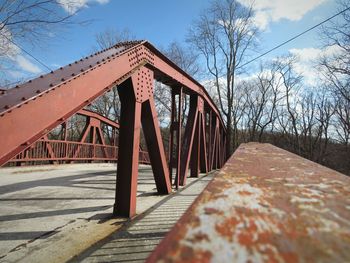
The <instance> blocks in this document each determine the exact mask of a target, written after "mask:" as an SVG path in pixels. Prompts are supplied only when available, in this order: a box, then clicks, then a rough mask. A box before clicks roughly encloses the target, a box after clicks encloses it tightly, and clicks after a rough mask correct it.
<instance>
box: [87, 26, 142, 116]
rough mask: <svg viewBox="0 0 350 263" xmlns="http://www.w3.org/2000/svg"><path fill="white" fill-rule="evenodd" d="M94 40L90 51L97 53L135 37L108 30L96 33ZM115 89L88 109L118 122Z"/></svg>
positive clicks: (117, 101)
mask: <svg viewBox="0 0 350 263" xmlns="http://www.w3.org/2000/svg"><path fill="white" fill-rule="evenodd" d="M95 39H96V46H94V47H93V48H92V50H93V51H94V52H97V51H99V50H101V49H107V48H110V47H112V46H114V45H115V44H117V43H119V42H123V41H129V40H133V39H135V37H134V36H133V35H132V34H131V32H130V31H129V30H128V29H123V30H118V29H113V28H108V29H106V30H104V31H102V32H100V33H97V34H96V35H95ZM117 88H118V87H117V86H115V87H113V88H112V89H111V90H110V91H109V92H107V93H105V94H103V95H102V96H100V97H99V98H98V99H96V100H95V101H94V102H93V103H92V104H91V105H89V106H88V108H89V109H90V110H93V111H95V112H98V113H99V114H101V115H103V116H105V117H107V118H109V119H111V120H113V121H118V120H119V117H120V100H119V96H118V90H117Z"/></svg>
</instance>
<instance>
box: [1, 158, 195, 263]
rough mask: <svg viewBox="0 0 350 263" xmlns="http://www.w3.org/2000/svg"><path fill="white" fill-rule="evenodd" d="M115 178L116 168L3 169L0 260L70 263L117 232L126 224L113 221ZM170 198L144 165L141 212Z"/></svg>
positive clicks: (71, 166) (89, 166)
mask: <svg viewBox="0 0 350 263" xmlns="http://www.w3.org/2000/svg"><path fill="white" fill-rule="evenodd" d="M115 178H116V165H115V164H71V165H56V166H52V165H51V166H49V165H47V166H37V167H20V168H2V169H1V170H0V262H19V261H22V262H65V261H67V260H68V259H70V258H71V257H73V256H74V255H77V254H79V253H80V252H82V251H84V250H85V249H87V248H89V247H90V246H91V245H93V244H95V243H96V242H98V241H99V240H101V239H103V238H104V237H106V236H108V235H110V234H111V233H113V232H114V231H116V230H117V229H118V228H120V227H121V226H122V225H124V224H125V222H127V220H126V219H121V218H111V215H112V209H113V204H114V196H115ZM188 179H189V183H190V184H191V182H193V181H196V180H197V179H198V178H188ZM171 196H172V195H170V197H171ZM168 197H169V196H167V195H158V194H157V192H156V186H155V183H154V179H153V174H152V169H151V167H150V166H146V165H140V166H139V178H138V192H137V199H138V205H137V213H138V214H140V213H143V212H144V211H146V210H147V209H149V208H150V207H152V206H153V205H155V204H157V203H158V202H160V201H161V200H163V199H164V198H168ZM188 205H189V204H188ZM174 209H175V208H174ZM175 221H176V219H175Z"/></svg>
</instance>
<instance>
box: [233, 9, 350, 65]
mask: <svg viewBox="0 0 350 263" xmlns="http://www.w3.org/2000/svg"><path fill="white" fill-rule="evenodd" d="M349 9H350V7H348V8H346V9H344V10H342V11H340V12H339V13H336V14H335V15H333V16H331V17H329V18H327V19H326V20H323V21H322V22H320V23H318V24H317V25H314V26H313V27H310V28H309V29H307V30H305V31H303V32H301V33H299V34H298V35H296V36H294V37H292V38H290V39H288V40H286V41H284V42H283V43H281V44H279V45H277V46H275V47H274V48H271V49H270V50H268V51H266V52H264V53H262V54H261V55H259V56H257V57H256V58H253V59H252V60H249V61H248V62H247V63H245V64H243V65H242V66H240V67H244V66H246V65H248V64H250V63H252V62H253V61H255V60H257V59H259V58H261V57H263V56H265V55H267V54H269V53H271V52H272V51H274V50H276V49H278V48H280V47H282V46H284V45H285V44H287V43H289V42H291V41H293V40H294V39H296V38H298V37H300V36H302V35H304V34H306V33H307V32H309V31H311V30H313V29H315V28H316V27H319V26H320V25H322V24H324V23H326V22H328V21H329V20H331V19H333V18H334V17H336V16H338V15H340V14H342V13H344V12H346V11H348V10H349Z"/></svg>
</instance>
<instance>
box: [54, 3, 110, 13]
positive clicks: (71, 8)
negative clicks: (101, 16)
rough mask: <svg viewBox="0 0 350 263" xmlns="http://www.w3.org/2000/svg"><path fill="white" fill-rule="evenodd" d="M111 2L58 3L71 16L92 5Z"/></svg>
mask: <svg viewBox="0 0 350 263" xmlns="http://www.w3.org/2000/svg"><path fill="white" fill-rule="evenodd" d="M108 2H109V0H58V3H59V4H60V5H61V6H62V8H63V9H64V10H66V11H67V12H68V13H70V14H74V13H75V12H76V11H78V10H79V9H81V8H85V7H88V6H89V5H90V4H93V3H98V4H101V5H102V4H107V3H108Z"/></svg>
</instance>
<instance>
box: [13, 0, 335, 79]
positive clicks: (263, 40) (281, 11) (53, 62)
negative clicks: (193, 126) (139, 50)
mask: <svg viewBox="0 0 350 263" xmlns="http://www.w3.org/2000/svg"><path fill="white" fill-rule="evenodd" d="M238 1H239V2H241V3H243V4H247V2H248V1H249V0H238ZM60 2H61V3H62V10H64V12H67V13H68V12H69V11H70V10H69V9H68V8H67V6H65V0H60ZM255 2H256V10H255V11H256V14H257V17H256V23H257V25H258V26H259V27H260V28H261V29H262V33H261V37H260V47H259V50H257V54H256V55H259V54H260V53H262V52H263V51H265V50H268V49H270V48H272V47H274V46H275V45H278V44H279V43H281V42H282V41H284V40H286V39H288V38H290V37H292V36H294V35H295V34H297V33H299V32H301V31H303V30H305V29H307V28H309V27H311V26H313V25H315V24H317V23H318V22H320V21H322V20H324V19H325V18H328V17H329V16H331V15H333V14H335V13H336V12H337V6H336V3H335V1H334V0H283V1H282V0H256V1H255ZM209 3H210V1H209V0H187V1H186V0H176V1H174V0H172V1H170V0H152V1H141V0H79V1H77V6H76V7H73V8H79V7H80V8H81V11H80V12H79V13H78V14H77V15H76V17H74V19H75V20H76V21H82V20H91V22H90V23H89V25H88V26H79V25H76V26H71V27H69V28H66V29H63V30H62V31H60V32H58V33H54V34H53V36H52V37H51V38H50V40H49V41H47V42H45V45H43V46H44V48H43V47H39V48H35V47H32V46H27V45H26V44H25V43H20V44H22V45H23V46H24V47H25V48H26V49H27V50H28V51H30V52H31V53H32V54H33V55H34V56H35V57H37V58H38V59H40V60H41V61H43V62H44V63H45V64H47V65H48V66H49V67H51V68H53V69H55V68H57V67H59V66H64V65H66V64H68V63H70V62H72V61H74V60H77V59H79V58H80V57H82V56H85V55H87V54H89V53H90V52H91V50H92V47H93V46H94V45H95V35H96V33H98V32H101V31H104V30H105V29H107V28H115V29H118V30H123V29H125V28H127V29H128V30H129V31H130V32H131V33H132V34H133V35H135V36H136V38H137V39H147V40H149V41H150V42H151V43H153V44H154V45H156V46H158V47H160V46H162V47H166V46H167V45H168V44H169V43H170V42H172V41H174V40H177V41H179V42H182V41H184V40H185V38H186V34H187V31H188V28H189V26H190V25H191V22H192V21H193V20H194V19H195V18H196V17H198V15H199V14H200V12H201V11H202V10H203V9H204V8H206V7H207V6H208V5H209ZM310 48H313V49H310ZM319 48H321V43H320V41H319V38H318V36H317V30H314V31H313V32H310V33H308V34H307V35H304V36H302V37H301V38H299V39H297V40H295V41H293V42H292V43H289V44H287V45H286V46H284V47H282V48H280V49H279V50H277V51H275V52H273V53H271V54H269V55H268V56H267V58H268V57H270V58H272V57H274V56H277V55H281V54H285V53H287V52H288V50H291V49H294V50H295V52H296V53H298V52H299V53H300V55H301V56H303V57H304V58H306V57H308V56H309V55H310V54H311V57H313V55H312V53H313V54H315V52H316V51H315V50H316V49H319ZM310 52H311V53H310ZM299 53H298V54H299ZM316 53H317V52H316ZM23 56H24V58H25V59H26V60H27V61H22V63H19V65H18V67H17V73H18V74H16V73H12V74H11V76H12V78H11V80H12V81H15V80H16V79H18V78H21V77H22V78H23V77H28V76H35V75H38V74H42V73H45V69H44V68H43V67H41V66H40V65H39V64H37V63H36V62H35V61H34V60H32V59H31V58H29V57H28V56H25V55H23ZM23 62H25V63H23ZM24 65H25V66H24ZM31 66H32V70H31Z"/></svg>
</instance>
